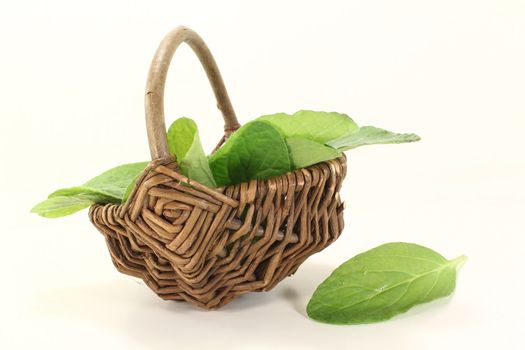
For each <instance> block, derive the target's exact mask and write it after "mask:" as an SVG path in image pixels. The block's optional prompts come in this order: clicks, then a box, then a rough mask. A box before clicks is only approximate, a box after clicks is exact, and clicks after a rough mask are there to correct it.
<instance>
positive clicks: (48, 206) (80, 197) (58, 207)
mask: <svg viewBox="0 0 525 350" xmlns="http://www.w3.org/2000/svg"><path fill="white" fill-rule="evenodd" d="M95 203H96V202H95V198H93V197H92V196H90V195H88V194H85V193H84V194H79V193H77V194H76V195H74V196H69V197H65V196H54V197H50V198H48V199H46V200H45V201H42V202H40V203H38V204H37V205H35V206H34V207H33V209H31V212H32V213H36V214H38V215H40V216H43V217H45V218H59V217H62V216H67V215H71V214H73V213H76V212H77V211H79V210H82V209H85V208H87V207H89V206H91V205H92V204H95Z"/></svg>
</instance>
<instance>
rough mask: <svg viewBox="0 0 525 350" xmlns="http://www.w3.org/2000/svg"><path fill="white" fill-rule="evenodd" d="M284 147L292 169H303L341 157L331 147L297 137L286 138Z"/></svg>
mask: <svg viewBox="0 0 525 350" xmlns="http://www.w3.org/2000/svg"><path fill="white" fill-rule="evenodd" d="M286 145H287V146H288V151H289V155H290V160H291V162H292V167H293V168H294V169H300V168H304V167H307V166H310V165H312V164H316V163H320V162H324V161H327V160H330V159H334V158H338V157H341V155H342V153H341V152H339V151H338V150H336V149H334V148H332V147H328V146H325V145H323V144H321V143H318V142H315V141H310V140H307V139H303V138H299V137H289V138H287V139H286Z"/></svg>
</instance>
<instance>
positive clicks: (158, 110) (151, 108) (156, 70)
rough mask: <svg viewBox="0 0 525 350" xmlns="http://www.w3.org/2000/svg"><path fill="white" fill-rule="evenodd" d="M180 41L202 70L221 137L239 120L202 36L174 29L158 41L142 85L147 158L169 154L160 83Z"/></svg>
mask: <svg viewBox="0 0 525 350" xmlns="http://www.w3.org/2000/svg"><path fill="white" fill-rule="evenodd" d="M182 42H185V43H187V44H188V45H189V46H190V47H191V48H192V49H193V51H194V52H195V54H196V55H197V57H199V60H200V62H201V64H202V66H203V67H204V70H205V71H206V75H207V76H208V80H209V81H210V84H211V87H212V88H213V92H214V94H215V98H216V100H217V107H218V108H219V109H220V111H221V112H222V116H223V118H224V133H225V136H226V137H228V136H229V135H230V134H231V133H232V132H233V131H235V130H236V129H238V128H239V123H238V121H237V117H236V116H235V112H234V110H233V107H232V104H231V102H230V98H229V97H228V93H227V92H226V88H225V87H224V82H223V80H222V77H221V74H220V72H219V68H218V67H217V63H215V60H214V59H213V56H212V54H211V52H210V50H209V49H208V47H207V46H206V44H205V43H204V41H203V40H202V38H201V37H200V36H199V35H198V34H197V33H195V32H194V31H193V30H191V29H189V28H186V27H178V28H175V29H174V30H172V31H171V32H169V33H168V35H166V37H164V39H163V40H162V42H161V43H160V45H159V48H158V49H157V52H156V53H155V56H154V57H153V61H152V62H151V66H150V69H149V74H148V82H147V84H146V96H145V107H146V128H147V131H148V142H149V148H150V152H151V159H159V158H165V157H167V156H169V151H168V143H167V139H166V125H165V122H164V86H165V85H166V75H167V73H168V68H169V65H170V62H171V59H172V58H173V54H174V53H175V50H177V47H179V45H180V44H181V43H182Z"/></svg>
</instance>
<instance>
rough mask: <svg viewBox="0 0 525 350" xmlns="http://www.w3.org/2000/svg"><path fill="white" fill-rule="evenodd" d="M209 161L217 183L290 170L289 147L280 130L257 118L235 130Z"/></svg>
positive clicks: (224, 183) (229, 183)
mask: <svg viewBox="0 0 525 350" xmlns="http://www.w3.org/2000/svg"><path fill="white" fill-rule="evenodd" d="M209 162H210V168H211V170H212V172H213V176H214V177H215V181H216V183H217V185H218V186H226V185H232V184H238V183H241V182H247V181H250V180H252V179H267V178H270V177H272V176H278V175H282V174H284V173H286V172H288V171H290V170H291V165H290V158H289V156H288V148H287V147H286V143H285V142H284V138H283V137H282V135H281V134H280V132H279V131H278V130H277V129H275V128H274V127H273V126H271V125H270V124H267V123H263V122H258V121H253V122H250V123H248V124H246V125H244V126H242V127H241V128H240V129H239V130H237V131H236V132H235V133H234V134H233V135H232V136H231V137H230V138H229V139H228V140H227V141H226V143H225V144H224V145H223V146H222V147H221V148H219V149H218V150H217V152H215V153H214V154H212V155H211V156H210V158H209Z"/></svg>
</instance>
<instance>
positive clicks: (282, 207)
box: [89, 157, 346, 309]
mask: <svg viewBox="0 0 525 350" xmlns="http://www.w3.org/2000/svg"><path fill="white" fill-rule="evenodd" d="M345 175H346V159H345V158H344V157H342V158H338V159H335V160H331V161H328V162H323V163H320V164H316V165H314V166H311V167H308V168H304V169H300V170H296V171H294V172H291V173H288V174H285V175H282V176H279V177H275V178H272V179H269V180H264V181H263V180H254V181H251V182H249V183H243V184H240V185H235V186H229V187H226V188H221V189H209V188H206V187H204V186H202V185H200V184H197V183H192V182H191V180H188V179H187V178H185V177H184V176H182V175H180V174H179V172H178V168H177V165H176V163H175V162H174V160H173V159H171V158H170V159H163V160H157V161H153V162H151V163H150V165H149V166H148V167H147V168H146V170H145V171H144V173H143V174H142V176H141V178H140V179H139V180H138V182H137V186H136V187H135V189H134V191H133V193H132V194H131V196H130V198H129V200H128V201H127V202H126V203H125V204H123V205H115V204H108V205H94V206H92V207H91V208H90V211H89V216H90V219H91V221H92V222H93V224H94V225H95V226H96V227H97V229H98V230H99V231H100V232H101V233H102V234H103V235H104V237H105V239H106V242H107V245H108V248H109V252H110V254H111V258H112V260H113V263H114V265H115V266H116V268H117V269H118V270H119V271H120V272H122V273H125V274H127V275H131V276H135V277H138V278H141V279H142V280H144V282H145V283H146V284H147V285H148V286H149V287H150V288H151V289H152V290H153V291H154V292H155V293H157V294H158V295H159V296H160V297H161V298H163V299H166V300H184V301H187V302H189V303H191V304H193V305H196V306H198V307H201V308H205V309H216V308H219V307H221V306H223V305H225V304H227V303H229V302H230V301H231V300H233V299H234V298H236V297H237V296H239V295H241V294H244V293H247V292H252V291H267V290H270V289H272V288H273V287H274V286H275V285H276V284H277V283H279V282H280V281H281V280H282V279H283V278H285V277H287V276H289V275H291V274H293V273H294V272H295V271H296V270H297V268H298V267H299V265H300V264H301V263H303V262H304V260H306V259H307V258H308V257H309V256H310V255H312V254H314V253H316V252H319V251H320V250H322V249H324V248H325V247H327V246H328V245H329V244H331V243H332V242H333V241H335V240H336V239H337V238H338V237H339V235H340V234H341V232H342V230H343V213H342V211H343V204H342V203H341V201H340V198H339V190H340V187H341V183H342V181H343V179H344V177H345Z"/></svg>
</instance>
